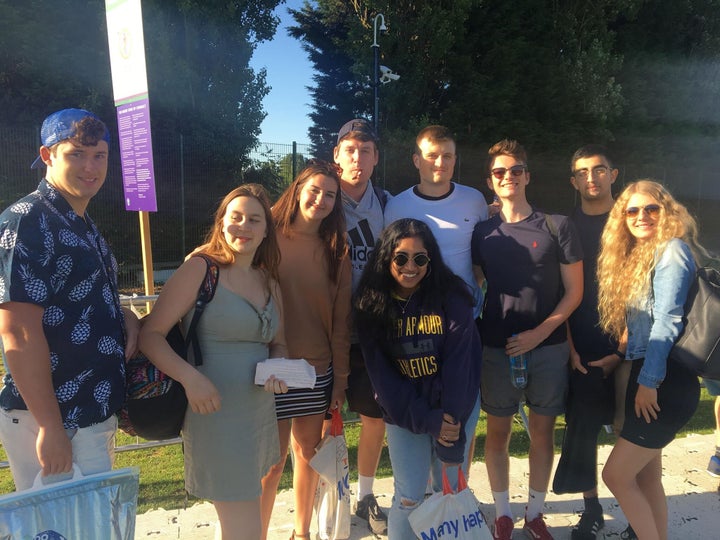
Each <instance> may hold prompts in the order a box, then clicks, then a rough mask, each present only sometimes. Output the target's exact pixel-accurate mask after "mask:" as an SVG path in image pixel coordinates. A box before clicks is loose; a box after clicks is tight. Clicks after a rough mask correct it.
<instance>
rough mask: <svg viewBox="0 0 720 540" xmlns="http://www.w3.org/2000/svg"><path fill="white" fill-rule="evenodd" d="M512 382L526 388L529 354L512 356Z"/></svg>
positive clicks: (517, 386) (518, 386)
mask: <svg viewBox="0 0 720 540" xmlns="http://www.w3.org/2000/svg"><path fill="white" fill-rule="evenodd" d="M510 382H512V385H513V386H514V387H515V388H525V387H526V386H527V383H528V369H527V355H525V354H524V353H523V354H518V355H516V356H511V357H510Z"/></svg>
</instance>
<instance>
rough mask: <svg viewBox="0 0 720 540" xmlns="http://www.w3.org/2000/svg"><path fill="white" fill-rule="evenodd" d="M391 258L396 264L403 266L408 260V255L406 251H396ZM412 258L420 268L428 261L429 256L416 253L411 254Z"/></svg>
mask: <svg viewBox="0 0 720 540" xmlns="http://www.w3.org/2000/svg"><path fill="white" fill-rule="evenodd" d="M392 260H393V262H394V263H395V264H396V265H398V266H405V265H406V264H407V263H408V261H409V260H410V257H409V256H408V255H407V254H406V253H398V254H397V255H395V256H394V257H393V258H392ZM412 260H413V262H414V263H415V264H416V265H417V266H419V267H420V268H422V267H423V266H425V265H426V264H427V263H429V262H430V257H428V256H427V255H425V254H424V253H416V254H415V255H413V257H412Z"/></svg>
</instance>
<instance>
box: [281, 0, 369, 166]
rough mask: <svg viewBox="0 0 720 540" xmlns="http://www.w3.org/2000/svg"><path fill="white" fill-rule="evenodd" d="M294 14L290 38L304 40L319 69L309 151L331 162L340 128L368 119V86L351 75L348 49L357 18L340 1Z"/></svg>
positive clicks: (324, 1)
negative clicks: (354, 121) (356, 118)
mask: <svg viewBox="0 0 720 540" xmlns="http://www.w3.org/2000/svg"><path fill="white" fill-rule="evenodd" d="M290 13H291V15H292V16H293V18H294V19H295V21H296V23H297V25H296V26H292V27H290V28H289V29H288V33H289V34H290V35H291V36H292V37H295V38H296V39H299V40H301V42H302V44H303V45H302V46H303V49H304V50H305V51H306V52H307V53H308V58H309V59H310V62H311V63H312V64H313V66H314V68H315V69H314V71H315V73H314V75H313V82H314V83H315V84H314V86H312V87H310V88H309V91H310V96H311V98H312V100H313V105H314V106H313V110H312V111H311V112H310V115H309V116H310V119H311V120H312V125H311V126H310V129H309V138H310V141H311V147H310V148H311V152H312V154H313V155H314V156H317V157H319V158H323V159H328V160H329V159H332V149H333V148H334V147H335V143H336V139H335V137H336V136H337V131H338V129H339V128H340V126H342V125H343V124H344V123H345V122H347V121H348V120H350V119H352V118H355V117H357V116H367V113H366V111H367V110H368V106H369V104H370V103H371V102H370V101H369V99H370V96H369V93H368V88H369V86H368V82H366V81H365V80H364V79H363V77H362V76H360V77H358V76H357V75H356V74H355V73H354V72H353V66H354V63H355V59H354V51H352V50H349V49H348V48H347V46H346V39H347V36H348V33H349V32H350V30H351V29H352V27H353V25H354V24H356V20H355V19H356V18H355V16H354V11H353V9H352V6H351V3H349V2H345V1H342V0H330V1H327V0H320V1H319V2H318V8H314V7H312V6H311V5H310V4H307V3H306V4H305V5H304V6H303V8H302V9H301V10H292V9H291V10H290Z"/></svg>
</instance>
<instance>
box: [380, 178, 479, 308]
mask: <svg viewBox="0 0 720 540" xmlns="http://www.w3.org/2000/svg"><path fill="white" fill-rule="evenodd" d="M416 187H417V186H413V187H411V188H409V189H406V190H405V191H403V192H402V193H400V194H399V195H396V196H395V197H393V198H392V199H391V200H389V201H388V203H387V206H386V207H385V225H386V226H387V225H389V224H390V223H392V222H393V221H396V220H398V219H402V218H413V219H417V220H420V221H424V222H425V223H426V224H427V225H428V226H429V227H430V230H431V231H432V233H433V234H434V235H435V239H436V240H437V242H438V245H439V246H440V252H441V253H442V256H443V259H444V260H445V264H446V265H447V266H448V267H449V268H450V269H451V270H452V271H453V272H455V273H456V274H457V275H458V276H460V277H461V278H462V279H463V280H464V281H465V283H467V284H468V285H469V286H470V288H471V289H472V292H473V297H474V298H475V313H474V314H475V317H478V316H479V315H480V309H481V308H482V291H481V290H480V288H479V287H478V286H477V283H476V282H475V277H474V276H473V271H472V256H471V251H470V242H471V240H472V233H473V229H474V228H475V224H476V223H478V222H479V221H485V220H486V219H487V217H488V206H487V202H486V201H485V197H484V195H483V194H482V193H480V192H479V191H478V190H477V189H475V188H471V187H469V186H464V185H462V184H456V183H454V182H453V183H452V189H451V190H450V192H449V193H448V194H447V195H444V196H443V197H439V198H436V197H425V196H423V195H421V194H420V193H419V192H418V191H417V190H416Z"/></svg>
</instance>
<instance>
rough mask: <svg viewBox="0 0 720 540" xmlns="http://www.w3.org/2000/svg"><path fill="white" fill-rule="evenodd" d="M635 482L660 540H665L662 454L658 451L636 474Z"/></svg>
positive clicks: (666, 524) (665, 511) (665, 521)
mask: <svg viewBox="0 0 720 540" xmlns="http://www.w3.org/2000/svg"><path fill="white" fill-rule="evenodd" d="M637 481H638V485H639V486H640V490H641V491H642V492H643V494H644V495H645V498H646V499H647V501H648V503H649V504H650V509H651V510H652V513H653V517H654V519H655V526H656V527H657V530H658V535H659V537H660V540H667V533H668V509H667V498H666V497H665V488H664V487H663V485H662V453H661V452H660V451H658V453H657V456H656V457H654V458H653V459H652V460H651V461H650V463H648V464H647V465H645V468H644V469H642V470H641V471H640V473H638V476H637Z"/></svg>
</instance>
